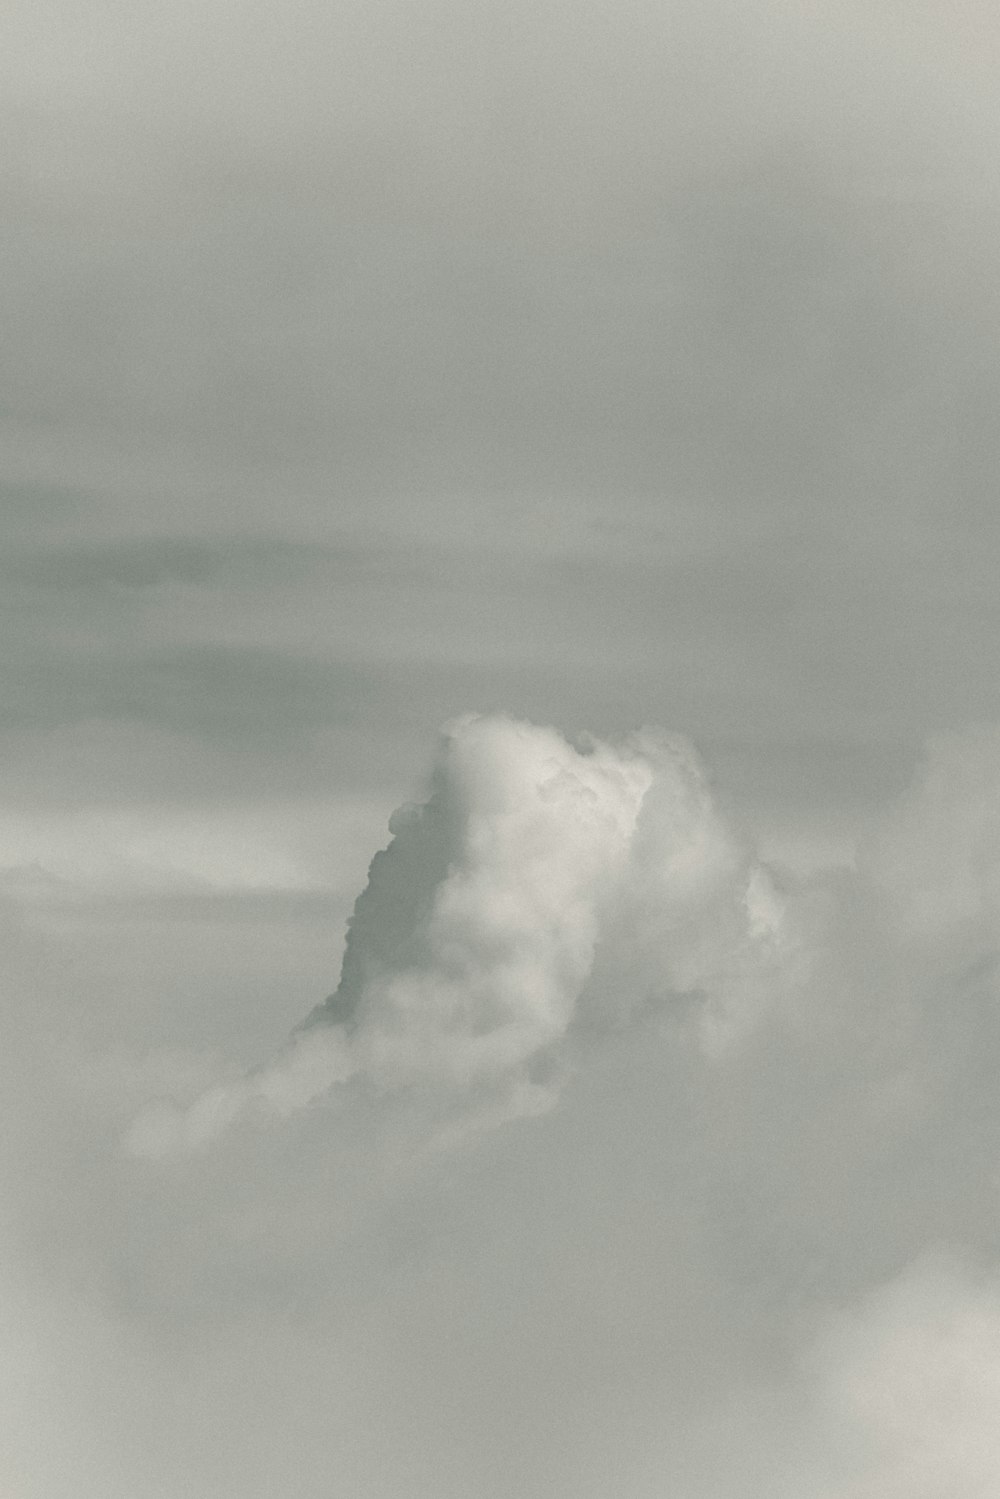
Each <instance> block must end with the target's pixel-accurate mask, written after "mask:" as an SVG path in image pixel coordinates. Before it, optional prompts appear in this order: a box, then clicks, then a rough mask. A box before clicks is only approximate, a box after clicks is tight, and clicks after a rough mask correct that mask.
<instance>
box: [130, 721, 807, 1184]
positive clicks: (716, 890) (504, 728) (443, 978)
mask: <svg viewBox="0 0 1000 1499" xmlns="http://www.w3.org/2000/svg"><path fill="white" fill-rule="evenodd" d="M389 830H390V832H391V834H392V839H391V842H390V843H389V846H388V847H387V848H386V849H384V850H382V851H381V852H380V853H378V854H376V856H375V858H374V860H373V861H372V865H371V869H370V872H369V878H368V884H367V886H366V888H365V890H364V891H363V893H362V894H361V896H360V897H359V899H358V901H357V903H356V906H355V909H354V914H353V917H352V918H351V922H350V927H349V932H348V939H347V946H346V951H345V953H344V959H343V968H342V972H341V977H340V983H339V985H338V987H337V989H336V991H335V992H334V993H333V994H332V995H331V997H330V998H329V999H328V1000H327V1002H326V1003H325V1004H324V1005H321V1006H320V1007H319V1008H318V1009H317V1010H316V1011H314V1013H313V1014H312V1015H311V1016H310V1017H309V1018H308V1019H307V1021H306V1022H305V1024H304V1025H303V1026H301V1027H300V1028H299V1029H298V1030H297V1031H296V1033H295V1034H294V1035H293V1037H292V1038H291V1040H290V1042H289V1044H288V1046H287V1047H286V1048H285V1050H284V1051H283V1052H282V1053H281V1054H280V1055H279V1056H277V1057H276V1058H274V1059H273V1060H272V1061H270V1062H268V1063H265V1064H264V1065H263V1066H262V1067H260V1068H258V1069H257V1070H255V1071H253V1072H251V1073H250V1074H248V1075H246V1076H243V1077H239V1078H236V1079H234V1080H231V1081H224V1082H220V1083H219V1084H218V1085H217V1086H215V1087H213V1088H212V1089H210V1090H209V1091H207V1092H206V1093H204V1094H203V1095H202V1096H200V1097H199V1098H198V1099H196V1100H195V1101H194V1103H192V1104H191V1105H190V1106H188V1107H187V1108H185V1109H178V1108H176V1107H174V1106H172V1105H169V1104H168V1105H164V1106H162V1107H160V1108H157V1109H153V1110H150V1111H148V1112H147V1113H146V1114H144V1115H143V1116H142V1117H141V1118H140V1119H139V1120H138V1121H137V1122H136V1125H135V1127H134V1128H133V1130H132V1131H131V1134H130V1144H131V1145H132V1147H133V1148H134V1149H135V1150H137V1151H138V1152H139V1153H153V1154H157V1153H161V1152H166V1151H169V1150H171V1149H173V1148H175V1147H184V1146H191V1145H198V1144H201V1143H203V1142H205V1141H207V1140H208V1139H211V1138H212V1137H214V1136H215V1135H216V1134H218V1133H219V1132H220V1131H221V1130H223V1129H224V1128H226V1127H227V1126H228V1125H229V1124H230V1123H232V1122H233V1121H234V1120H235V1118H236V1117H237V1116H238V1115H239V1114H241V1113H242V1112H243V1111H244V1110H245V1109H246V1108H248V1107H251V1106H254V1105H257V1106H263V1107H270V1108H272V1109H274V1110H276V1111H277V1112H279V1113H288V1112H291V1111H294V1110H296V1109H298V1108H300V1107H302V1106H304V1105H306V1104H308V1103H309V1102H310V1101H312V1100H313V1099H314V1098H316V1097H318V1096H319V1095H321V1094H323V1093H325V1092H327V1091H328V1090H329V1089H331V1088H332V1087H334V1086H335V1085H337V1084H343V1083H346V1082H348V1081H349V1080H351V1079H354V1078H363V1079H365V1080H367V1081H368V1082H369V1083H370V1084H372V1085H373V1086H374V1087H375V1088H376V1089H377V1090H379V1091H394V1090H398V1089H407V1088H412V1089H416V1090H427V1089H435V1090H441V1091H442V1092H443V1093H444V1094H445V1095H447V1096H448V1097H450V1098H451V1099H453V1100H455V1101H456V1102H460V1103H461V1107H462V1108H463V1109H464V1110H465V1112H466V1113H467V1115H468V1117H469V1119H481V1120H489V1119H494V1120H496V1119H502V1118H509V1117H515V1116H518V1115H524V1114H532V1113H537V1112H539V1111H544V1110H545V1109H547V1108H549V1107H550V1106H551V1105H552V1103H553V1102H554V1101H555V1098H556V1097H557V1095H558V1092H559V1088H560V1085H561V1080H562V1077H563V1075H564V1072H565V1070H566V1066H567V1062H568V1056H569V1050H570V1047H569V1042H570V1039H571V1036H572V1035H573V1033H574V1032H576V1031H578V1030H585V1029H588V1028H590V1029H593V1028H594V1027H596V1028H597V1029H600V1028H602V1027H605V1028H606V1027H609V1026H614V1025H617V1024H620V1023H623V1022H625V1021H627V1020H628V1019H629V1017H630V1016H631V1015H633V1014H634V1013H636V1012H642V1011H644V1010H645V1009H646V1008H647V1007H649V1006H650V1005H664V1004H666V1003H668V1002H670V1001H671V1000H673V1001H675V1002H678V1001H681V1000H683V999H687V1000H688V1001H691V1002H693V1003H695V1004H696V1007H697V1011H698V1020H697V1024H698V1026H699V1029H700V1032H701V1035H702V1039H703V1041H704V1044H705V1045H706V1047H707V1048H708V1049H709V1050H712V1049H714V1048H718V1047H720V1046H725V1044H726V1042H727V1040H728V1039H730V1038H731V1037H732V1036H733V1035H735V1034H737V1033H738V1032H739V1030H740V1029H741V1027H743V1026H744V1025H746V1024H747V1022H748V1021H749V1020H750V1019H752V1017H753V1014H754V1013H755V1012H756V1011H757V1010H758V1009H759V1008H760V1006H761V1005H762V1004H763V1003H764V1001H765V998H767V997H771V998H773V991H774V988H775V984H776V982H777V981H778V978H779V975H780V974H781V972H782V971H783V964H787V959H788V956H789V954H788V952H787V950H786V949H787V948H788V944H789V937H788V932H787V929H786V928H787V922H786V919H785V914H784V912H783V907H782V901H781V897H780V895H779V893H778V891H777V890H776V888H775V886H774V884H773V882H772V881H771V879H770V877H769V875H768V873H767V871H766V870H765V869H764V868H763V867H762V866H761V865H760V864H759V863H756V862H754V861H753V860H752V858H751V857H750V855H749V853H748V852H747V850H746V849H744V848H743V847H741V845H740V842H739V841H738V839H737V838H736V837H735V836H734V834H733V832H732V831H731V830H730V829H729V828H728V827H727V825H726V822H725V820H724V818H723V817H722V816H721V815H720V813H719V811H718V809H717V808H716V806H715V803H714V800H713V797H712V793H711V790H710V788H709V785H708V782H707V779H706V776H705V772H704V770H703V768H702V766H701V765H700V763H699V760H698V757H697V755H696V754H695V752H694V750H693V748H692V747H691V746H690V745H689V744H688V743H687V742H686V741H684V740H683V739H681V738H679V737H677V736H672V735H668V734H666V733H663V732H661V731H659V730H648V731H643V732H640V733H636V734H633V735H632V736H630V737H629V738H627V739H625V740H624V741H623V742H622V743H621V744H619V745H609V744H604V743H601V742H600V741H598V740H596V739H588V740H587V741H586V742H585V743H584V744H582V745H581V746H580V747H579V748H576V747H574V746H572V745H571V744H569V743H567V742H566V740H565V739H564V738H562V736H561V735H559V734H558V733H557V732H556V731H555V730H553V729H547V728H539V727H536V726H534V725H531V724H527V723H521V722H517V721H515V720H512V719H509V718H505V717H496V716H494V717H487V716H474V715H470V716H467V717H464V718H461V719H459V720H457V721H456V722H454V723H453V724H451V725H450V726H449V727H448V728H447V729H446V731H445V732H444V734H443V736H442V741H441V747H440V751H439V755H438V759H437V763H436V765H435V767H434V771H433V775H432V779H431V786H430V793H429V796H428V797H427V800H426V801H424V802H423V803H420V804H407V805H405V806H402V807H400V808H399V809H398V811H396V812H395V813H394V814H393V816H392V818H391V820H390V823H389ZM779 956H780V960H781V961H779Z"/></svg>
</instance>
